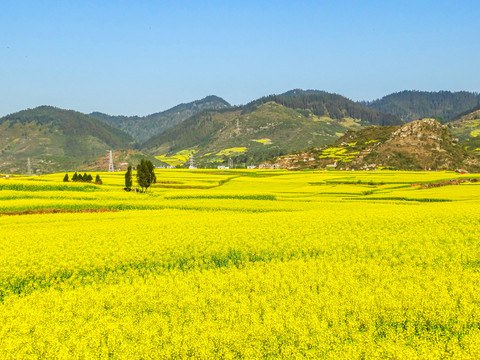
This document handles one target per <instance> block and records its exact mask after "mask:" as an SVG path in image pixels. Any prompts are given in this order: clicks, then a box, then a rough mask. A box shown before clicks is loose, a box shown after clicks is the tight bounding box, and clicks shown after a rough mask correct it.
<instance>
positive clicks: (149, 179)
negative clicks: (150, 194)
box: [137, 159, 157, 192]
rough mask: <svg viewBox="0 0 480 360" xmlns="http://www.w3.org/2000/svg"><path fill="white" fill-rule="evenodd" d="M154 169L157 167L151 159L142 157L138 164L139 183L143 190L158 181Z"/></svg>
mask: <svg viewBox="0 0 480 360" xmlns="http://www.w3.org/2000/svg"><path fill="white" fill-rule="evenodd" d="M154 170H155V167H154V166H153V164H152V162H151V161H150V160H146V159H142V160H141V161H140V164H138V165H137V183H138V186H140V188H141V189H142V192H145V191H147V190H148V188H149V187H150V186H151V185H152V184H155V183H156V182H157V178H156V176H155V172H154Z"/></svg>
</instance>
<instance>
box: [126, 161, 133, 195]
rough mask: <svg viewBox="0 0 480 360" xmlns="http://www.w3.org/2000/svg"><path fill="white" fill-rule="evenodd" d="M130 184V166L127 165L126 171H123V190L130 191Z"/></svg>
mask: <svg viewBox="0 0 480 360" xmlns="http://www.w3.org/2000/svg"><path fill="white" fill-rule="evenodd" d="M132 185H133V180H132V166H131V165H128V169H127V172H126V173H125V191H131V190H132Z"/></svg>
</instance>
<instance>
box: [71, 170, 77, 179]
mask: <svg viewBox="0 0 480 360" xmlns="http://www.w3.org/2000/svg"><path fill="white" fill-rule="evenodd" d="M72 181H78V174H77V172H76V171H75V174H73V176H72Z"/></svg>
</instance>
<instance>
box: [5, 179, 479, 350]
mask: <svg viewBox="0 0 480 360" xmlns="http://www.w3.org/2000/svg"><path fill="white" fill-rule="evenodd" d="M99 174H100V176H101V178H102V180H103V185H95V184H81V183H63V182H62V179H63V175H64V174H51V175H44V176H38V177H21V176H18V177H10V178H0V214H1V216H0V359H184V358H194V359H278V358H284V359H447V358H448V359H472V360H473V359H479V358H480V291H479V289H480V241H479V239H480V211H479V210H480V180H479V181H478V182H477V179H480V174H464V175H460V174H456V173H449V172H418V173H413V172H393V171H379V172H338V171H332V172H317V171H316V172H314V171H306V172H288V171H282V170H229V171H225V170H222V171H216V170H213V171H212V170H182V169H168V170H159V171H157V174H156V175H157V180H158V182H157V184H155V185H154V186H153V187H152V188H151V189H150V190H149V191H148V192H147V193H144V194H141V193H133V192H130V193H127V192H125V191H123V179H124V173H99ZM69 175H70V177H71V175H72V174H71V173H70V174H69ZM93 211H99V212H93ZM56 212H58V213H56Z"/></svg>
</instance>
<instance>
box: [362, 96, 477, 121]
mask: <svg viewBox="0 0 480 360" xmlns="http://www.w3.org/2000/svg"><path fill="white" fill-rule="evenodd" d="M363 104H364V105H366V106H368V107H369V108H372V109H376V110H379V111H382V112H384V113H389V114H393V115H395V116H397V117H399V118H401V119H402V121H403V122H410V121H413V120H418V119H422V118H427V117H429V118H435V119H437V120H439V121H440V122H447V121H450V120H452V119H453V118H455V117H456V116H457V115H458V114H460V113H462V112H465V111H467V110H469V109H472V108H473V107H474V106H477V105H479V104H480V95H479V94H478V93H472V92H467V91H459V92H451V91H438V92H428V91H411V90H406V91H401V92H397V93H393V94H390V95H387V96H384V97H383V98H381V99H378V100H374V101H370V102H363Z"/></svg>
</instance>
